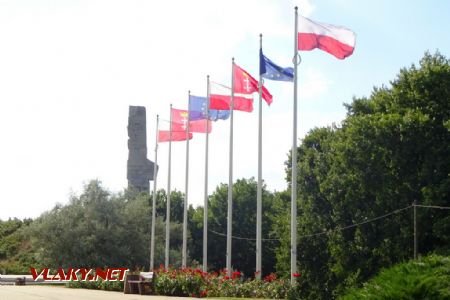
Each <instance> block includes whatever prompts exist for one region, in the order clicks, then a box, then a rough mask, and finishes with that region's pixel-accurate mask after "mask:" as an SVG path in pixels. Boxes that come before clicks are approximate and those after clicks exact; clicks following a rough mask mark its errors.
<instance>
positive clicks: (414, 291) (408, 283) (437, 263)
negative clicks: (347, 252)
mask: <svg viewBox="0 0 450 300" xmlns="http://www.w3.org/2000/svg"><path fill="white" fill-rule="evenodd" d="M340 299H341V300H353V299H450V257H444V256H438V255H429V256H427V257H423V258H421V259H420V260H417V261H416V260H412V261H409V262H406V263H401V264H398V265H396V266H394V267H392V268H389V269H385V270H383V271H382V272H381V273H380V274H378V275H377V276H376V277H374V278H373V279H371V280H370V281H368V282H367V283H365V284H364V286H363V287H362V288H360V289H351V290H349V291H348V293H347V294H346V295H345V296H343V297H341V298H340Z"/></svg>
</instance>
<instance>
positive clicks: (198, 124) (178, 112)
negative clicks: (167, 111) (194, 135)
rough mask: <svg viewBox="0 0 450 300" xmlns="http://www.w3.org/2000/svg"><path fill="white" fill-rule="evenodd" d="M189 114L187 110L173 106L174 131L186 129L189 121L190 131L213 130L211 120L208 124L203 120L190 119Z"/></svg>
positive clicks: (202, 131)
mask: <svg viewBox="0 0 450 300" xmlns="http://www.w3.org/2000/svg"><path fill="white" fill-rule="evenodd" d="M188 115H189V113H188V111H187V110H183V109H176V108H172V131H186V127H187V124H188V122H189V132H201V133H204V132H206V131H207V129H208V132H211V127H212V126H211V121H208V123H209V124H208V125H207V124H206V122H204V121H203V120H198V121H188ZM207 127H208V128H207Z"/></svg>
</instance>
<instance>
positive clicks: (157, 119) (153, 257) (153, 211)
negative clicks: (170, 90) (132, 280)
mask: <svg viewBox="0 0 450 300" xmlns="http://www.w3.org/2000/svg"><path fill="white" fill-rule="evenodd" d="M158 135H159V115H156V144H155V164H154V165H153V166H154V168H153V199H152V232H151V242H150V271H151V270H153V269H154V267H155V264H154V259H155V222H156V179H157V176H158V170H157V169H158Z"/></svg>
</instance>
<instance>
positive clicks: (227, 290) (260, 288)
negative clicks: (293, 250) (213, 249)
mask: <svg viewBox="0 0 450 300" xmlns="http://www.w3.org/2000/svg"><path fill="white" fill-rule="evenodd" d="M155 272H156V278H155V280H154V291H155V293H156V294H157V295H166V296H183V297H200V298H201V297H245V298H269V299H294V298H295V295H296V290H297V287H296V285H294V286H292V285H291V284H290V281H289V280H285V279H278V278H277V277H276V275H275V274H270V275H268V276H266V277H265V278H264V279H262V280H259V279H253V280H252V279H244V278H243V276H242V274H241V273H240V272H239V271H235V272H233V273H232V275H231V277H229V276H227V275H226V272H225V271H221V272H218V273H217V272H213V273H206V272H203V271H202V270H200V269H191V268H186V269H179V270H176V269H169V270H166V269H164V268H163V267H160V268H159V269H157V270H155ZM297 278H298V277H297Z"/></svg>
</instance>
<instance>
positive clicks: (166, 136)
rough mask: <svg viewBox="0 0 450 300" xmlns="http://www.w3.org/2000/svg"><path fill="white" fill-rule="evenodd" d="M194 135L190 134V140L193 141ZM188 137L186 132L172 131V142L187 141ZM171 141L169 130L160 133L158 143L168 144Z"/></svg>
mask: <svg viewBox="0 0 450 300" xmlns="http://www.w3.org/2000/svg"><path fill="white" fill-rule="evenodd" d="M192 136H193V135H192V133H189V139H192ZM187 138H188V135H187V134H186V131H172V142H176V141H185V140H187ZM168 141H170V131H169V130H160V131H159V132H158V142H160V143H161V142H168Z"/></svg>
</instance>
